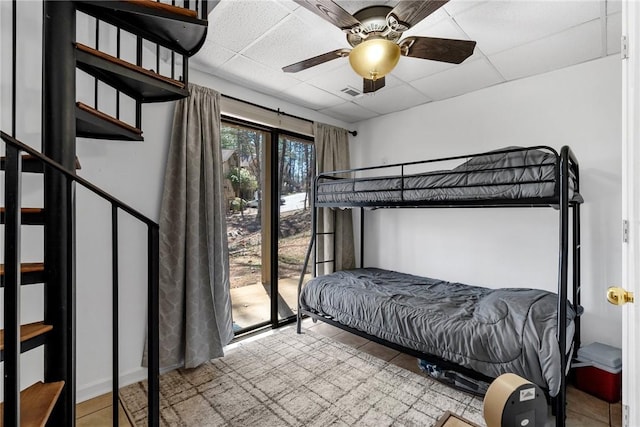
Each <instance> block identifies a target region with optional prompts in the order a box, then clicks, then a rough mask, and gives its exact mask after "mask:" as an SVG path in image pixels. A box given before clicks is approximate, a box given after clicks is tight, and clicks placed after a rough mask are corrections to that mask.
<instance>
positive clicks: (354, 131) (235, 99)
mask: <svg viewBox="0 0 640 427" xmlns="http://www.w3.org/2000/svg"><path fill="white" fill-rule="evenodd" d="M220 96H222V97H223V98H227V99H232V100H234V101H238V102H243V103H245V104H249V105H252V106H254V107H257V108H262V109H263V110H267V111H271V112H273V113H276V114H279V115H280V114H281V115H283V116H287V117H291V118H294V119H298V120H302V121H305V122H309V123H313V120H309V119H305V118H303V117H299V116H294V115H293V114H289V113H285V112H284V111H282V110H280V109H279V108H278V109H277V110H274V109H273V108H269V107H264V106H262V105H258V104H255V103H253V102H249V101H245V100H244V99H239V98H235V97H233V96H229V95H225V94H223V93H221V94H220ZM347 132H349V133H350V134H351V135H353V136H357V135H358V131H356V130H348V131H347Z"/></svg>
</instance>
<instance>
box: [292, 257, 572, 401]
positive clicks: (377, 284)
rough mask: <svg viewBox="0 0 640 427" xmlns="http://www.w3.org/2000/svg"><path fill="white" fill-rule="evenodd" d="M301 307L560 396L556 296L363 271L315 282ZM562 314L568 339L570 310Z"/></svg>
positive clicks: (324, 278) (486, 373)
mask: <svg viewBox="0 0 640 427" xmlns="http://www.w3.org/2000/svg"><path fill="white" fill-rule="evenodd" d="M300 302H301V305H302V307H303V309H306V310H311V311H313V312H317V313H320V314H323V315H327V316H330V317H332V318H333V319H335V320H337V321H338V322H340V323H342V324H344V325H347V326H350V327H352V328H355V329H358V330H361V331H364V332H366V333H368V334H370V335H374V336H376V337H380V338H382V339H385V340H387V341H391V342H394V343H396V344H400V345H402V346H405V347H408V348H412V349H415V350H418V351H421V352H424V353H428V354H433V355H436V356H439V357H442V358H443V359H446V360H449V361H451V362H454V363H457V364H459V365H462V366H465V367H468V368H471V369H473V370H475V371H477V372H480V373H483V374H485V375H488V376H490V377H497V376H499V375H500V374H503V373H506V372H512V373H516V374H518V375H520V376H522V377H524V378H527V379H528V380H530V381H532V382H534V383H536V384H538V385H540V386H541V387H544V388H547V389H548V390H549V392H550V394H551V395H552V396H555V395H556V394H557V393H558V391H559V387H560V378H561V372H560V354H559V353H560V351H559V346H558V342H557V339H556V313H557V308H556V302H557V295H556V294H554V293H550V292H546V291H542V290H536V289H516V288H513V289H487V288H482V287H476V286H467V285H462V284H460V283H448V282H444V281H440V280H434V279H429V278H424V277H418V276H413V275H409V274H403V273H397V272H393V271H387V270H380V269H376V268H366V269H357V270H350V271H338V272H335V273H332V274H329V275H325V276H320V277H317V278H314V279H313V280H311V281H310V282H309V283H308V284H307V285H306V286H305V287H304V288H303V291H302V293H301V296H300ZM567 311H568V314H567V317H568V319H569V320H570V321H569V320H568V322H567V323H568V325H569V326H568V328H567V335H568V338H567V340H568V341H570V339H571V337H572V336H573V321H572V319H573V318H574V311H573V310H572V309H571V308H570V307H569V308H568V310H567Z"/></svg>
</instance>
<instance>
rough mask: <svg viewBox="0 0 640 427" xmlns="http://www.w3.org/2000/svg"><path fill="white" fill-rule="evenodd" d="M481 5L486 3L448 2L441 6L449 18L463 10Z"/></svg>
mask: <svg viewBox="0 0 640 427" xmlns="http://www.w3.org/2000/svg"><path fill="white" fill-rule="evenodd" d="M482 3H486V1H485V0H480V1H475V0H465V1H455V0H454V1H450V2H449V3H447V4H445V5H444V6H443V9H444V10H446V11H447V13H448V14H449V15H451V16H456V15H459V14H461V13H462V12H464V11H465V10H468V9H471V8H473V7H476V6H478V5H480V4H482Z"/></svg>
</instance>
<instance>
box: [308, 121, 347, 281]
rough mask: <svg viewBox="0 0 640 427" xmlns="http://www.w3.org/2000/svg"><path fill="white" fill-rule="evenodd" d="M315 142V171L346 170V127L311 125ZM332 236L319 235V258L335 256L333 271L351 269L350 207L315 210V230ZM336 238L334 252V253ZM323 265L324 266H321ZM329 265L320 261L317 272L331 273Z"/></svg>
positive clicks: (332, 257)
mask: <svg viewBox="0 0 640 427" xmlns="http://www.w3.org/2000/svg"><path fill="white" fill-rule="evenodd" d="M313 133H314V136H315V144H316V165H317V166H316V168H317V169H316V170H317V173H318V174H320V173H322V172H328V171H334V170H344V169H349V167H350V166H349V136H348V134H347V130H346V129H341V128H338V127H335V126H329V125H326V124H322V123H314V124H313ZM334 230H335V232H336V233H335V235H334V236H332V235H322V234H320V235H318V240H317V248H318V251H317V254H318V257H319V258H320V260H329V259H334V260H335V265H334V266H333V267H334V268H333V270H335V271H337V270H348V269H351V268H354V267H355V265H356V262H355V252H354V247H353V219H352V216H351V209H346V210H340V209H338V210H334V209H328V208H321V209H320V212H319V213H318V233H325V232H331V231H334ZM333 239H335V254H334V253H333ZM323 267H324V268H323ZM331 270H332V265H331V264H330V263H328V264H319V266H318V274H326V273H329V272H331Z"/></svg>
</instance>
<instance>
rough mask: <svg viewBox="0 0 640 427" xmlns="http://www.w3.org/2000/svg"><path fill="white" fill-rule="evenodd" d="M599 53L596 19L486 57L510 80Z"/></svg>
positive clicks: (600, 39) (592, 57)
mask: <svg viewBox="0 0 640 427" xmlns="http://www.w3.org/2000/svg"><path fill="white" fill-rule="evenodd" d="M601 53H602V35H601V25H600V20H596V21H591V22H588V23H586V24H582V25H579V26H577V27H574V28H571V29H569V30H567V31H563V32H561V33H558V34H555V35H553V36H550V37H546V38H544V39H541V40H536V41H534V42H531V43H527V44H525V45H522V46H518V47H515V48H513V49H509V50H506V51H503V52H500V53H498V54H495V55H492V56H489V60H490V61H491V62H492V63H493V64H494V65H495V66H496V68H497V69H498V71H500V73H501V74H502V75H503V76H504V77H505V78H506V79H507V80H513V79H517V78H521V77H526V76H531V75H534V74H540V73H546V72H548V71H551V70H556V69H559V68H562V67H568V66H570V65H574V64H579V63H581V62H585V61H588V60H590V59H594V58H598V57H600V55H601ZM532 58H535V59H532Z"/></svg>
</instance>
